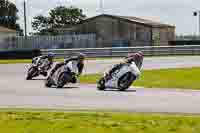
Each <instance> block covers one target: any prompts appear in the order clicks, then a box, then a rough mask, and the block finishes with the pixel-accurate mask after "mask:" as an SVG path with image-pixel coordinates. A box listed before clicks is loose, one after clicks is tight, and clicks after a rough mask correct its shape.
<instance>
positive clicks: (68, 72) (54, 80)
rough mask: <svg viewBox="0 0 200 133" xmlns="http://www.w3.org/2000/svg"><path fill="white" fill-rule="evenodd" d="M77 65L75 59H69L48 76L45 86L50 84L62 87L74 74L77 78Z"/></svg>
mask: <svg viewBox="0 0 200 133" xmlns="http://www.w3.org/2000/svg"><path fill="white" fill-rule="evenodd" d="M77 75H78V67H77V62H76V61H70V62H69V63H67V64H66V65H64V66H62V67H60V68H59V69H58V70H57V71H56V72H55V73H54V74H53V76H52V77H49V78H48V79H47V80H46V82H45V86H46V87H51V86H52V85H54V86H56V87H57V88H63V86H64V85H66V84H67V83H69V82H70V81H71V80H72V78H73V77H74V76H75V77H76V78H77Z"/></svg>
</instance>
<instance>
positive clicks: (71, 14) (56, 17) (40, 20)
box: [0, 0, 86, 35]
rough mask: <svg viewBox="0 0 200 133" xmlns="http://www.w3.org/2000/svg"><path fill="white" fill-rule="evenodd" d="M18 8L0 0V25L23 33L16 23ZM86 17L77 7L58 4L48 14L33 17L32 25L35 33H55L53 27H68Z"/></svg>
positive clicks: (5, 0)
mask: <svg viewBox="0 0 200 133" xmlns="http://www.w3.org/2000/svg"><path fill="white" fill-rule="evenodd" d="M18 12H19V10H18V9H17V7H16V5H15V4H14V3H12V2H10V1H8V0H0V26H4V27H7V28H10V29H14V30H16V31H18V32H19V33H21V35H22V34H23V30H22V29H21V27H20V25H19V24H18V23H17V20H18V19H19V17H18V15H17V14H18ZM85 18H86V15H85V14H84V13H83V10H82V9H79V8H77V7H72V6H71V7H66V6H58V7H55V8H53V9H51V10H50V11H49V13H48V16H44V15H42V14H40V15H37V16H35V17H34V18H33V22H32V27H33V30H35V31H36V32H34V34H37V35H56V34H58V33H57V32H56V30H55V29H57V28H68V27H71V26H73V25H75V24H78V23H80V22H81V21H82V20H84V19H85Z"/></svg>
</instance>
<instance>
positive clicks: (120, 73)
mask: <svg viewBox="0 0 200 133" xmlns="http://www.w3.org/2000/svg"><path fill="white" fill-rule="evenodd" d="M140 75H141V72H140V70H139V69H138V67H137V66H136V64H135V62H132V63H130V64H125V65H123V66H122V67H121V68H120V69H119V70H116V71H115V72H114V73H113V74H112V75H111V77H109V79H108V77H107V73H104V76H103V77H102V78H101V79H100V80H99V81H98V83H97V88H98V90H105V89H106V88H112V89H118V90H120V91H125V90H127V89H128V88H129V87H130V86H131V84H132V83H133V82H134V81H135V80H136V79H138V78H139V76H140Z"/></svg>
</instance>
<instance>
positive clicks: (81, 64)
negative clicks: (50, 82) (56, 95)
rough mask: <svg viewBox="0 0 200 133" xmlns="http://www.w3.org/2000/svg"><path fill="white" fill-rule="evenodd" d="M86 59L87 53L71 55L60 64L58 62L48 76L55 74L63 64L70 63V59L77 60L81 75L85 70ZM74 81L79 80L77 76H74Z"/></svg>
mask: <svg viewBox="0 0 200 133" xmlns="http://www.w3.org/2000/svg"><path fill="white" fill-rule="evenodd" d="M84 60H85V55H84V54H79V55H78V56H77V57H71V58H68V59H65V60H64V62H60V63H58V64H56V66H55V67H54V68H53V69H52V71H51V73H50V75H49V77H48V78H50V77H52V76H53V74H54V73H55V72H56V71H57V70H58V69H59V68H60V67H62V66H63V65H65V64H67V63H69V62H70V61H77V68H78V71H79V74H78V76H79V75H81V73H82V71H83V68H84ZM71 82H72V83H76V82H77V79H76V77H72V81H71Z"/></svg>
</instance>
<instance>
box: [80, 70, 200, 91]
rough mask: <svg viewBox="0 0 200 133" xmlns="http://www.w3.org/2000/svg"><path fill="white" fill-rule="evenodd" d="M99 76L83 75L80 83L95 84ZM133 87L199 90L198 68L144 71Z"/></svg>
mask: <svg viewBox="0 0 200 133" xmlns="http://www.w3.org/2000/svg"><path fill="white" fill-rule="evenodd" d="M101 76H102V75H101V74H93V75H84V76H82V77H81V78H80V81H81V83H96V82H97V81H98V80H99V79H100V77H101ZM133 85H134V86H144V87H148V88H153V87H157V88H178V89H200V68H182V69H161V70H145V71H143V72H142V76H141V77H140V79H139V80H138V81H136V82H135V83H134V84H133Z"/></svg>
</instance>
